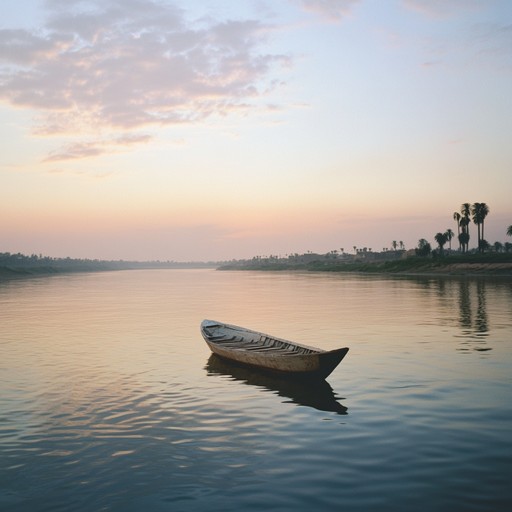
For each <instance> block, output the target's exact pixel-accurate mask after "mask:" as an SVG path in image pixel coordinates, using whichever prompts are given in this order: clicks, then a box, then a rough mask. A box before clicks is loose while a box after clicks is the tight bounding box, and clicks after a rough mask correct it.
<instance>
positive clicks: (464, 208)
mask: <svg viewBox="0 0 512 512" xmlns="http://www.w3.org/2000/svg"><path fill="white" fill-rule="evenodd" d="M460 213H461V215H462V218H461V219H460V226H461V228H462V232H463V233H466V234H467V236H464V237H463V238H464V240H465V241H466V243H465V249H464V251H463V252H467V251H468V249H469V224H470V222H471V218H470V217H471V205H470V204H469V203H462V205H461V206H460Z"/></svg>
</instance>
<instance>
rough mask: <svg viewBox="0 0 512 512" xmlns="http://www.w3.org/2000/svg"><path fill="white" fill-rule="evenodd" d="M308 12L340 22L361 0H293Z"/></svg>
mask: <svg viewBox="0 0 512 512" xmlns="http://www.w3.org/2000/svg"><path fill="white" fill-rule="evenodd" d="M292 1H293V2H294V3H296V4H299V5H300V6H301V7H302V9H304V10H306V11H308V12H314V13H316V14H319V15H320V16H321V17H322V18H324V19H326V20H328V21H331V22H338V21H340V20H341V19H343V18H345V17H346V16H348V15H349V14H350V11H351V10H352V9H353V7H354V6H355V5H356V4H357V3H358V2H359V1H360V0H292Z"/></svg>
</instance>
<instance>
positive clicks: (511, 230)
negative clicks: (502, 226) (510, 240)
mask: <svg viewBox="0 0 512 512" xmlns="http://www.w3.org/2000/svg"><path fill="white" fill-rule="evenodd" d="M507 235H508V236H512V224H511V225H510V226H509V227H508V228H507Z"/></svg>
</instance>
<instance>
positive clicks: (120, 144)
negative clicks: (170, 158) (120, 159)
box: [43, 134, 151, 163]
mask: <svg viewBox="0 0 512 512" xmlns="http://www.w3.org/2000/svg"><path fill="white" fill-rule="evenodd" d="M150 140H151V136H149V135H143V134H125V135H121V136H119V137H114V138H109V139H100V140H89V141H86V142H75V143H72V144H68V145H67V146H64V147H62V148H60V149H59V150H57V151H55V152H52V153H50V154H49V155H48V156H47V157H46V158H45V159H44V160H43V162H45V163H47V162H60V161H63V160H78V159H82V158H89V157H92V156H99V155H102V154H104V153H112V152H114V151H119V150H120V148H128V147H130V146H133V145H135V144H141V143H146V142H149V141H150Z"/></svg>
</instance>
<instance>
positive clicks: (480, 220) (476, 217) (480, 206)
mask: <svg viewBox="0 0 512 512" xmlns="http://www.w3.org/2000/svg"><path fill="white" fill-rule="evenodd" d="M488 213H489V207H488V206H487V205H486V204H485V203H474V204H472V205H471V215H472V218H473V222H474V223H475V224H476V225H477V228H478V249H479V250H480V252H483V250H484V249H483V245H482V243H481V242H482V241H483V240H484V220H485V217H487V215H488ZM480 226H482V227H481V228H480Z"/></svg>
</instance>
